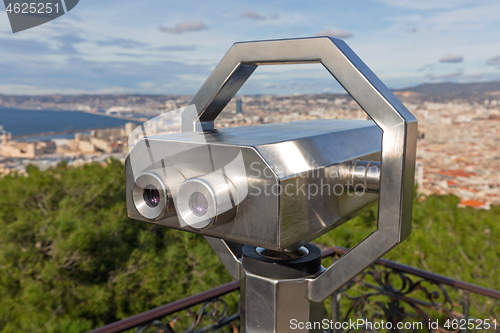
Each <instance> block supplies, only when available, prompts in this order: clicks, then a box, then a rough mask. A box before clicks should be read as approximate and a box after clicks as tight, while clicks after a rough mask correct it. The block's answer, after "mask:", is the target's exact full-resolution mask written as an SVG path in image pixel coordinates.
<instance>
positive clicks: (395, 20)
mask: <svg viewBox="0 0 500 333" xmlns="http://www.w3.org/2000/svg"><path fill="white" fill-rule="evenodd" d="M318 35H328V36H332V37H336V38H341V39H343V40H344V41H345V42H346V43H347V44H348V45H349V46H350V47H351V48H352V49H353V50H354V52H356V53H357V54H358V56H359V57H360V58H361V59H362V60H363V61H364V62H365V63H366V64H367V65H368V67H370V68H371V69H372V71H373V72H375V74H376V75H377V76H379V78H380V79H381V80H382V81H383V82H384V83H385V84H386V85H387V86H388V87H389V88H392V89H401V88H404V87H410V86H415V85H418V84H422V83H433V82H444V81H445V82H479V81H493V80H500V1H498V0H418V1H411V0H379V1H376V0H357V1H352V0H350V1H349V0H342V1H338V0H331V1H316V0H311V1H297V0H286V1H273V0H268V1H260V0H254V1H231V0H211V1H201V0H185V1H166V0H140V1H139V0H135V1H131V0H105V1H102V0H80V2H79V4H78V5H77V6H76V7H75V8H74V9H73V10H71V11H70V12H68V13H67V14H65V15H63V16H61V17H59V18H57V19H55V20H53V21H51V22H48V23H46V24H43V25H41V26H38V27H34V28H31V29H29V30H25V31H22V32H18V33H15V34H13V33H12V31H11V29H10V25H9V21H8V18H7V14H6V12H5V9H4V8H3V7H2V10H1V11H0V94H16V95H41V94H122V93H123V94H125V93H139V94H187V95H193V94H195V93H196V92H197V91H198V89H199V88H200V86H201V85H202V84H203V82H204V81H205V79H206V78H207V77H208V75H209V74H210V73H211V71H212V70H213V69H214V68H215V66H216V65H217V63H218V62H219V61H220V59H222V57H223V56H224V54H225V53H226V52H227V50H229V48H230V47H231V45H232V44H233V43H235V42H239V41H251V40H266V39H280V38H295V37H309V36H318ZM341 89H342V88H341V87H340V86H339V85H338V84H337V83H336V81H335V80H334V79H333V78H332V77H331V76H330V74H328V73H327V72H326V70H325V69H324V68H323V67H322V66H321V65H319V64H313V65H280V66H260V67H259V68H258V69H257V70H256V71H255V72H254V74H253V75H252V76H251V77H250V79H249V80H248V81H247V83H246V84H245V85H244V86H243V88H242V89H241V90H240V93H242V94H301V93H328V92H341Z"/></svg>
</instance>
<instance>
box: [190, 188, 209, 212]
mask: <svg viewBox="0 0 500 333" xmlns="http://www.w3.org/2000/svg"><path fill="white" fill-rule="evenodd" d="M189 208H190V209H191V212H192V213H193V214H194V215H196V216H200V217H201V216H203V215H205V214H206V213H207V211H208V200H207V197H205V195H203V193H201V192H194V193H193V194H191V196H190V197H189Z"/></svg>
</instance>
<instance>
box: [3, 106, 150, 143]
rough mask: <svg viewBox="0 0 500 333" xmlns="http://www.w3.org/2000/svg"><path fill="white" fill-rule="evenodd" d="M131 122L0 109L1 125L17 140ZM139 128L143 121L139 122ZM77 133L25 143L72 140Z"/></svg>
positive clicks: (81, 114) (72, 113)
mask: <svg viewBox="0 0 500 333" xmlns="http://www.w3.org/2000/svg"><path fill="white" fill-rule="evenodd" d="M127 122H130V121H129V120H124V119H118V118H113V117H108V116H106V115H99V114H92V113H86V112H81V111H59V110H58V111H54V110H25V109H14V108H0V125H2V126H3V129H4V130H5V131H7V132H11V133H12V136H13V137H16V136H19V135H33V134H38V133H47V132H63V131H74V130H87V129H99V128H107V127H119V126H124V125H125V124H126V123H127ZM135 123H137V124H138V125H139V124H140V122H135ZM74 136H75V134H74V133H72V134H60V135H49V136H35V137H30V138H25V139H20V140H24V141H41V140H51V139H72V138H74Z"/></svg>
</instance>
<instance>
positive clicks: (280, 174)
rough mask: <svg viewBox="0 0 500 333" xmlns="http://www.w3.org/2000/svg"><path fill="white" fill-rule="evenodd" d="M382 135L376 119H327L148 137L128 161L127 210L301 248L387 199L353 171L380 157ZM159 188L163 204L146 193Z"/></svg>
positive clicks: (244, 239)
mask: <svg viewBox="0 0 500 333" xmlns="http://www.w3.org/2000/svg"><path fill="white" fill-rule="evenodd" d="M381 136H382V131H381V130H380V128H379V127H378V126H376V125H375V124H374V123H373V121H369V120H334V119H318V120H306V121H298V122H292V123H278V124H263V125H254V126H245V127H239V128H225V129H220V130H217V131H206V132H202V131H200V132H183V133H176V134H170V135H160V136H153V137H147V138H143V139H142V140H141V141H140V142H139V143H138V144H137V145H136V146H135V148H134V149H133V150H132V151H131V152H130V154H129V156H128V158H127V162H126V178H127V179H126V186H127V207H128V215H129V217H131V218H133V219H136V220H141V221H145V222H151V223H156V224H160V225H164V226H167V227H171V228H176V229H182V230H185V231H191V232H196V233H202V234H204V235H207V236H212V237H216V238H222V239H225V240H228V241H234V242H237V243H242V244H248V245H254V246H259V247H264V248H267V249H273V250H278V251H283V250H290V249H295V248H297V247H300V246H301V245H303V244H306V243H308V242H309V241H311V240H313V239H315V238H317V237H318V236H320V235H321V234H323V233H325V232H327V231H329V230H331V229H332V228H335V227H337V226H339V225H340V224H342V223H344V222H346V221H347V220H349V219H350V218H351V217H352V216H354V215H356V213H357V212H358V211H359V210H360V209H362V208H363V207H365V206H366V205H368V204H370V203H371V202H374V201H376V200H377V199H378V195H377V194H376V193H371V192H373V191H370V190H369V189H367V188H366V187H365V185H364V183H363V181H361V182H360V181H359V179H353V178H352V177H353V171H354V170H355V162H356V161H358V160H366V161H377V162H378V161H380V149H381V146H380V142H381ZM146 141H147V142H146ZM148 151H154V158H155V161H151V159H150V156H149V153H148ZM152 155H153V154H152ZM131 160H134V161H142V162H144V164H143V165H140V164H139V163H135V164H134V167H132V164H131ZM363 175H364V173H363V172H361V175H360V176H359V177H358V178H363ZM377 181H378V179H377ZM141 182H142V183H141ZM139 183H140V184H139ZM151 186H153V187H154V188H156V189H158V190H159V191H158V192H159V194H160V197H159V200H160V202H159V205H157V206H156V207H150V205H147V203H148V198H147V194H146V195H145V194H144V193H146V192H147V191H148V188H149V187H151ZM135 192H138V193H137V194H134V193H135ZM172 203H173V205H172ZM158 207H160V209H158ZM155 210H156V211H157V213H156V214H154V212H153V211H155ZM202 213H204V214H202ZM200 215H201V216H200Z"/></svg>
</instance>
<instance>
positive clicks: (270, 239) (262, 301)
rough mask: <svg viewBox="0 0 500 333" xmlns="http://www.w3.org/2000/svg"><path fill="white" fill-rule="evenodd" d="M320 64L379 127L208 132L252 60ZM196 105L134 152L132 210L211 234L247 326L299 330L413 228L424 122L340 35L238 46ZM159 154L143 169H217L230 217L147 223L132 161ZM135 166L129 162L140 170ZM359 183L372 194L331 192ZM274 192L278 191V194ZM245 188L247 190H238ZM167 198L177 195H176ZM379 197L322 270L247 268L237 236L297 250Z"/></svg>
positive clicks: (330, 123)
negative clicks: (373, 211)
mask: <svg viewBox="0 0 500 333" xmlns="http://www.w3.org/2000/svg"><path fill="white" fill-rule="evenodd" d="M314 62H315V63H321V64H322V65H323V66H324V67H325V68H326V70H328V71H329V72H330V73H331V74H332V76H333V77H334V78H335V79H337V81H338V82H339V83H340V84H341V85H342V86H343V87H344V88H345V89H346V91H347V92H348V93H349V94H350V95H351V96H352V97H353V99H354V100H355V101H356V102H357V103H358V104H359V105H360V106H361V107H362V108H363V110H365V112H366V113H367V114H368V115H369V116H370V118H371V119H372V120H373V122H372V121H364V122H359V121H339V120H318V121H307V122H296V123H285V124H267V125H259V126H248V127H242V128H230V129H221V130H219V131H211V132H207V131H205V132H202V130H213V128H214V120H215V118H216V117H217V116H218V115H219V113H220V112H221V111H222V110H223V108H224V107H225V106H226V105H227V103H228V102H229V101H230V100H231V98H232V97H233V96H234V95H235V94H236V92H237V91H238V90H239V88H240V87H241V86H242V85H243V84H244V83H245V81H246V80H247V79H248V78H249V76H250V75H251V74H252V73H253V71H254V70H255V69H256V68H257V66H259V65H268V64H290V63H314ZM190 104H193V105H194V106H195V108H196V110H197V112H196V113H193V112H184V113H183V115H182V118H183V119H182V128H183V133H181V134H177V135H169V136H158V137H151V138H147V139H145V140H144V141H145V142H142V143H140V144H138V146H137V147H138V148H137V147H136V148H134V150H133V151H132V152H131V154H130V155H129V157H128V159H127V164H126V166H127V207H128V214H129V216H130V217H132V218H135V219H141V220H145V221H148V222H153V223H158V224H162V225H165V226H169V227H173V228H179V229H183V230H190V231H194V232H200V233H202V234H204V235H205V236H210V237H207V239H208V240H209V242H210V245H211V246H212V248H213V249H214V250H215V251H216V253H217V254H218V255H219V257H220V258H221V259H222V261H223V263H224V265H225V266H226V267H227V268H228V270H229V271H230V273H231V275H232V276H233V277H234V278H236V279H239V280H240V281H241V288H242V291H243V292H242V294H241V300H240V307H241V308H240V313H241V322H242V324H243V325H242V329H244V330H246V331H248V332H287V331H293V330H292V329H291V328H290V321H289V320H290V319H291V318H297V319H299V320H300V319H303V320H304V321H313V320H321V318H322V315H323V312H322V307H323V303H322V302H323V300H324V299H325V298H327V297H328V296H329V295H330V294H332V293H333V292H335V291H336V290H337V289H338V288H340V287H341V286H342V285H344V284H345V283H346V282H347V281H349V280H350V279H351V278H353V277H354V276H355V275H356V274H357V273H359V272H360V271H362V270H363V269H365V268H366V267H368V266H369V265H370V264H371V263H372V262H373V261H375V260H376V259H378V258H379V257H381V256H382V255H383V254H385V253H386V252H387V251H389V250H390V249H391V248H392V247H394V246H395V245H397V244H398V243H399V242H401V241H403V240H404V239H405V238H406V237H408V235H409V234H410V232H411V212H412V200H413V182H414V171H415V170H414V169H415V155H416V141H417V120H416V118H415V117H414V116H413V115H412V114H411V113H410V112H409V111H408V110H407V109H406V108H405V107H404V105H403V104H402V103H401V102H400V101H399V100H398V99H397V98H396V97H395V96H394V94H393V93H392V92H391V91H390V90H389V89H388V88H387V87H386V86H385V85H384V84H383V83H382V82H381V81H380V80H379V79H378V78H377V77H376V76H375V74H373V73H372V72H371V70H370V69H369V68H368V67H367V66H366V65H365V64H364V63H363V62H362V61H361V60H360V59H359V58H358V57H357V56H356V54H355V53H354V52H353V51H352V50H351V49H350V48H349V47H348V46H347V45H346V44H345V43H344V42H343V41H341V40H337V39H333V38H328V37H317V38H305V39H290V40H274V41H262V42H247V43H236V44H234V45H233V47H232V48H231V49H230V50H229V51H228V53H227V54H226V55H225V57H224V58H223V59H222V61H221V62H220V63H219V65H217V67H216V68H215V70H214V71H213V72H212V74H211V75H210V76H209V78H208V79H207V81H206V82H205V83H204V84H203V86H202V87H201V89H200V90H199V91H198V93H197V94H196V95H195V96H194V98H193V100H192V101H191V103H190ZM145 147H147V149H146V150H147V151H148V153H145V152H144V148H145ZM207 147H208V149H206V148H207ZM152 151H154V152H155V154H156V156H157V157H158V156H159V158H157V159H155V160H154V163H152V165H151V166H146V165H144V167H139V169H140V170H138V171H139V172H145V171H146V172H147V171H148V170H150V168H159V167H170V166H173V165H172V164H169V163H171V161H175V167H176V168H178V169H179V170H182V172H183V175H184V177H185V178H186V179H190V178H192V177H202V176H203V175H206V174H209V173H212V172H219V170H220V172H222V173H223V174H224V175H225V176H227V178H228V179H229V180H230V181H231V183H233V184H234V187H235V189H234V191H235V192H236V193H238V195H237V196H235V197H236V198H237V202H236V203H234V204H233V206H234V207H236V205H237V212H236V214H235V215H234V218H233V219H232V220H231V221H229V222H227V223H224V224H221V225H214V226H213V227H211V228H202V229H201V231H200V229H198V230H196V229H193V228H192V227H189V225H183V218H182V216H181V218H180V219H178V218H176V217H170V218H165V219H161V220H158V221H153V220H150V219H144V217H143V216H141V215H140V214H139V212H138V211H137V210H136V209H135V208H134V207H135V206H134V205H132V204H131V203H132V191H131V186H132V184H133V180H134V176H133V175H134V174H137V173H135V171H137V170H135V171H132V170H131V169H132V164H131V163H130V159H140V158H144V157H147V154H149V155H150V156H153V154H152V153H151V152H152ZM181 152H182V153H181ZM186 152H189V153H186ZM240 157H241V159H242V160H243V164H244V168H242V169H238V170H239V171H238V172H232V174H231V175H228V174H226V173H225V166H227V165H229V164H231V163H233V164H234V161H236V160H238V158H240ZM358 160H361V161H358ZM376 162H380V167H379V165H378V164H377V163H376ZM138 165H139V166H140V165H142V164H140V163H139V164H137V163H134V164H133V166H134V168H135V169H137V168H138ZM370 166H372V167H373V168H370ZM356 167H359V168H356ZM165 177H166V178H165V179H164V181H165V182H166V184H167V187H168V178H169V177H168V176H167V175H165ZM240 185H243V186H240ZM357 185H363V186H365V187H366V189H367V190H368V191H369V192H374V193H367V192H366V191H365V192H363V193H362V195H357V194H358V192H357V191H356V192H355V193H354V194H353V195H350V194H349V193H348V192H347V193H345V192H342V193H337V192H335V189H342V190H343V191H344V190H347V191H348V190H349V189H351V188H356V186H357ZM273 187H275V188H277V189H279V190H278V191H275V192H273V191H272V188H273ZM245 188H246V189H248V192H244V191H243V192H241V189H245ZM325 188H327V189H328V190H327V191H326V192H325V191H324V189H325ZM270 189H271V190H270ZM304 189H307V190H306V191H304ZM332 189H333V191H332ZM287 190H288V192H287ZM320 190H321V191H320ZM232 191H233V190H232V189H231V190H229V192H232ZM251 191H255V192H253V193H252V192H251ZM313 191H314V194H313ZM377 192H378V193H379V195H377V194H375V193H377ZM172 197H173V199H174V202H175V201H176V194H175V193H173V195H172ZM377 198H378V203H379V210H378V211H379V213H378V224H377V230H376V231H375V232H374V233H372V234H371V235H370V236H368V237H367V238H366V239H365V240H364V241H362V242H361V243H360V244H358V245H357V246H356V247H354V248H353V249H352V250H350V251H349V252H347V253H346V254H345V255H344V256H342V257H341V258H340V259H338V260H337V261H335V262H334V263H333V264H332V265H331V266H330V267H329V268H327V269H326V270H324V269H323V270H322V271H321V272H319V275H317V276H308V277H302V278H293V279H292V278H287V277H284V278H283V279H281V278H280V279H274V278H269V277H265V274H259V275H256V274H253V273H250V272H248V270H247V269H244V267H242V265H243V266H244V262H243V264H242V262H241V261H240V259H239V258H240V254H239V252H238V251H239V250H241V247H238V246H234V243H233V242H236V243H243V244H250V245H255V246H259V247H263V248H267V249H271V250H274V251H293V250H295V249H297V248H299V247H300V246H301V245H304V244H305V243H307V242H309V241H311V240H313V239H315V238H317V237H318V236H320V235H321V234H323V233H325V232H327V231H329V230H331V229H333V228H335V227H337V226H339V225H340V224H342V223H344V222H346V221H347V220H349V219H350V218H352V217H353V216H355V215H356V214H357V213H358V212H359V210H360V209H362V208H363V207H365V206H366V205H368V204H369V203H371V202H373V201H374V200H376V199H377ZM176 207H177V204H176ZM208 225H209V224H207V226H208ZM217 238H220V240H218V239H217ZM231 245H232V246H231ZM243 251H245V248H243ZM276 262H278V260H276ZM247 268H248V267H247ZM288 272H289V271H288ZM309 332H311V330H309Z"/></svg>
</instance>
